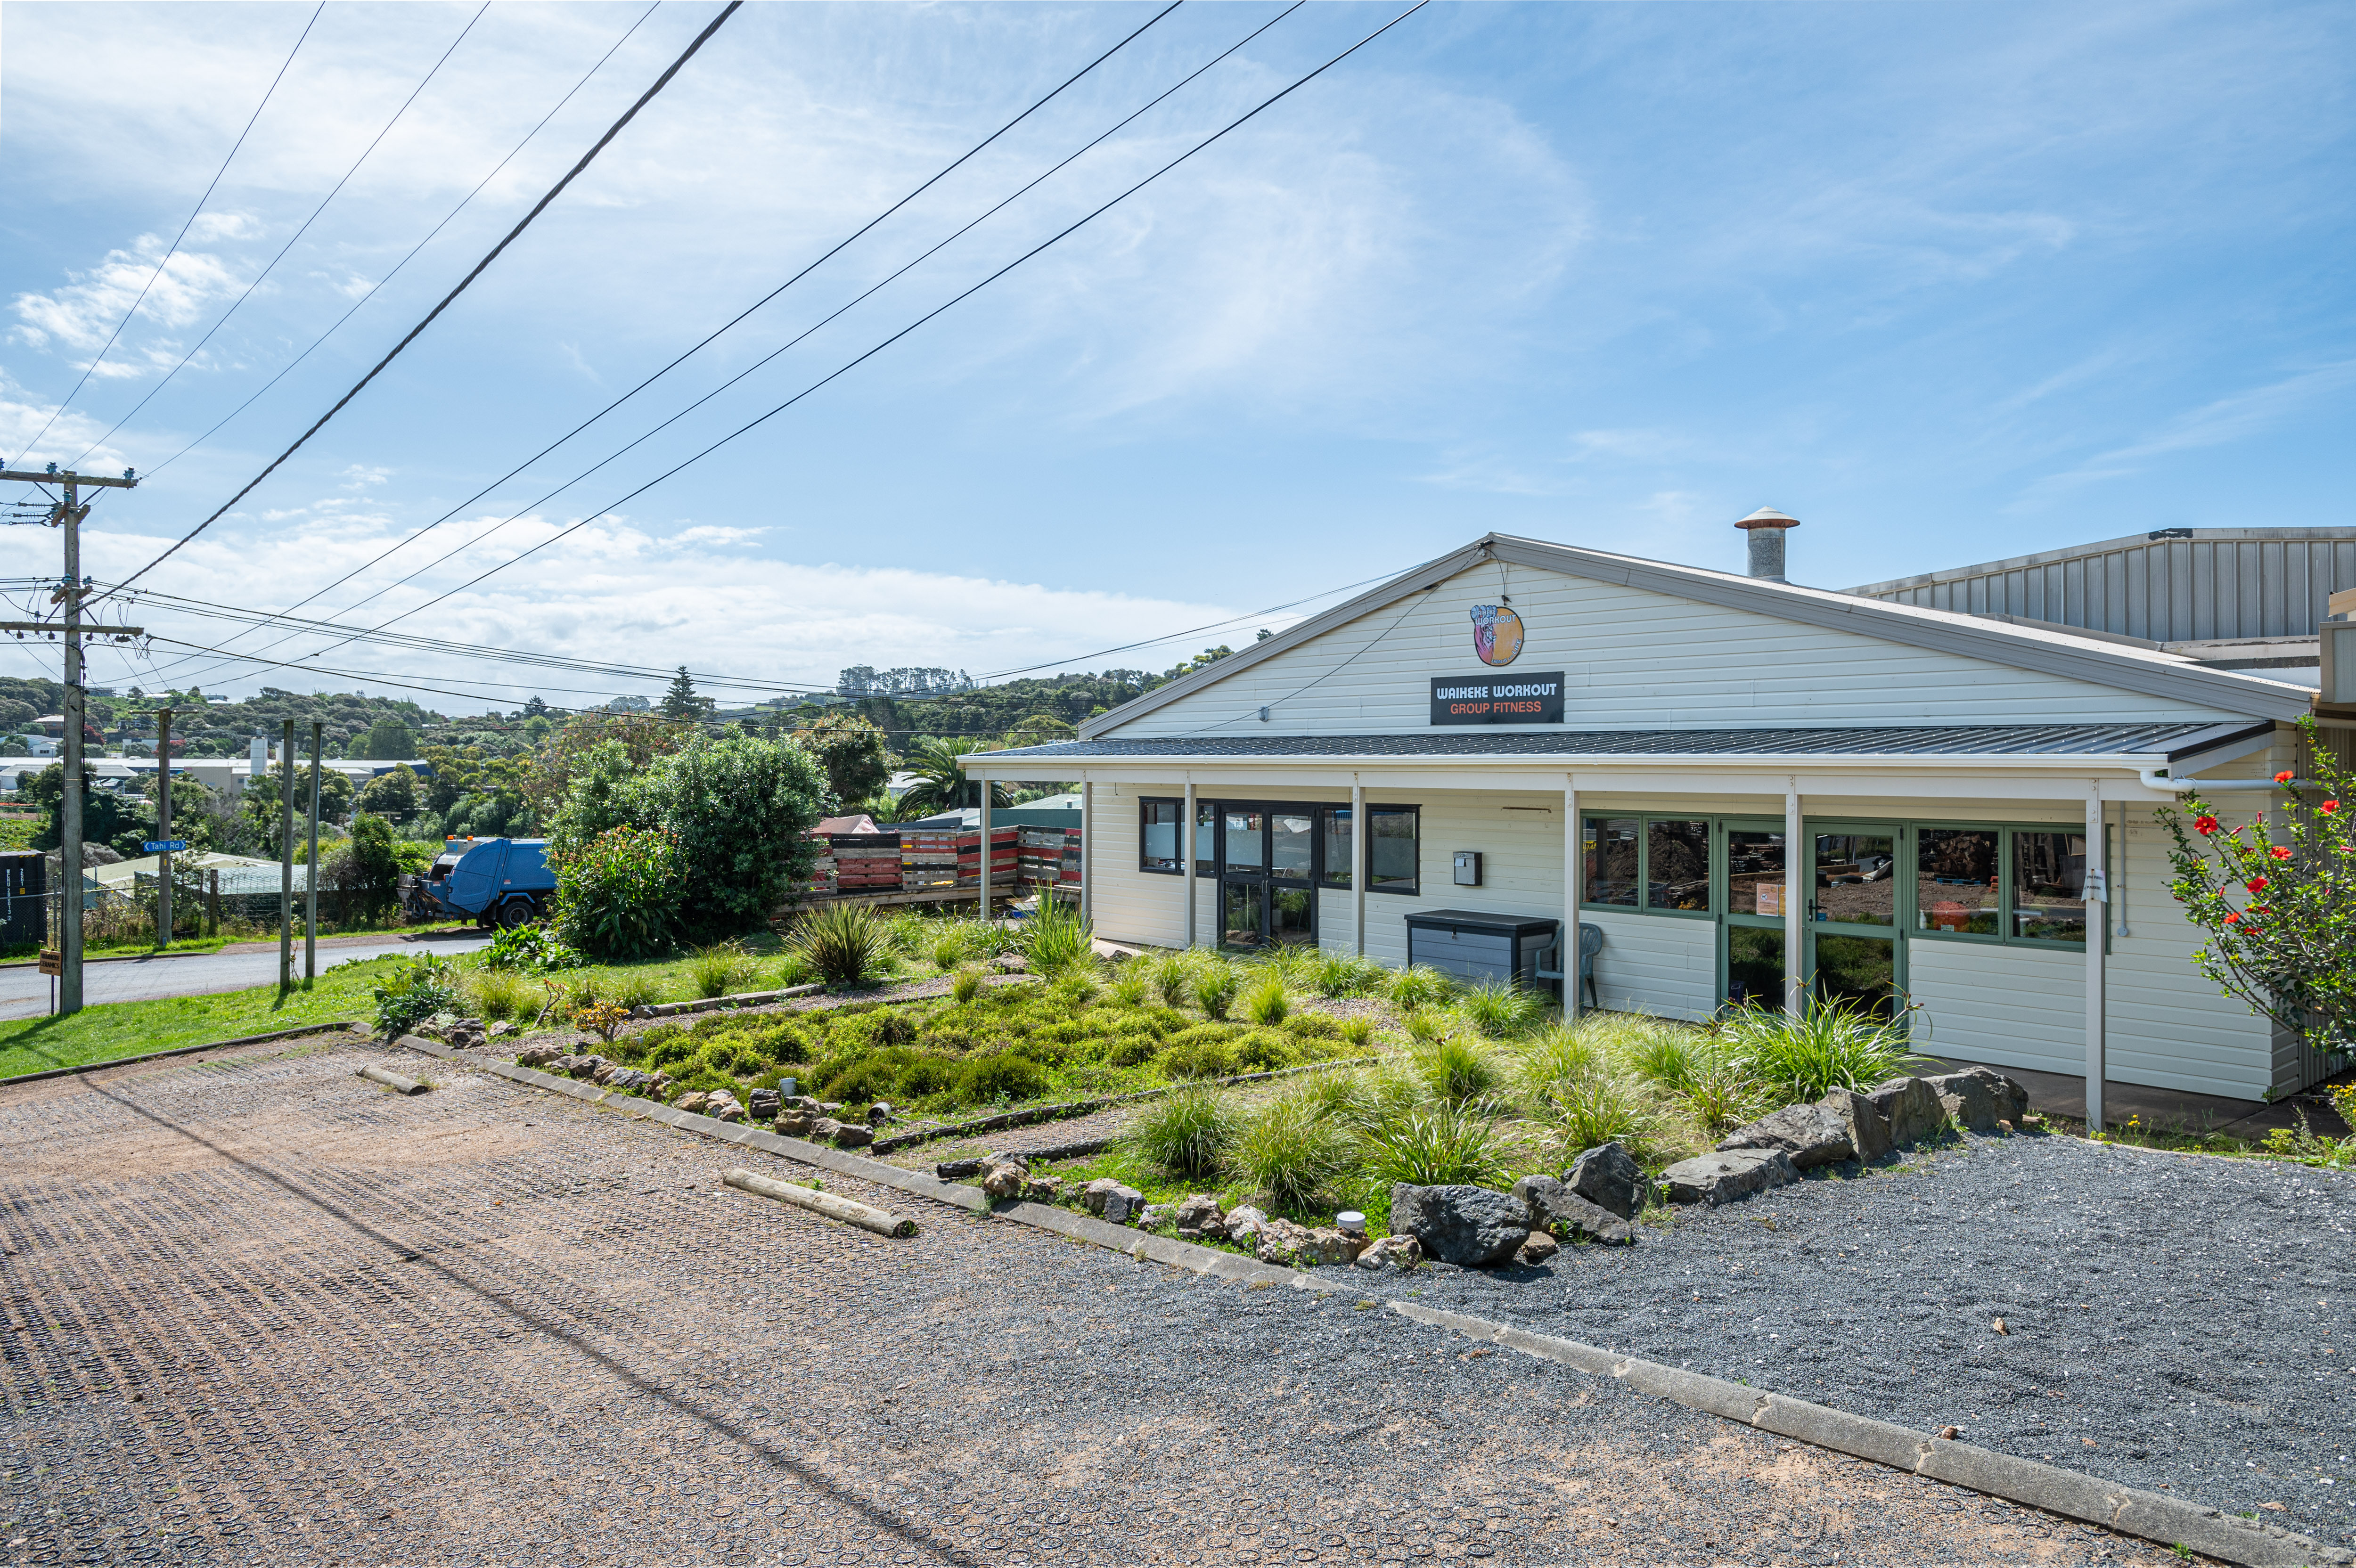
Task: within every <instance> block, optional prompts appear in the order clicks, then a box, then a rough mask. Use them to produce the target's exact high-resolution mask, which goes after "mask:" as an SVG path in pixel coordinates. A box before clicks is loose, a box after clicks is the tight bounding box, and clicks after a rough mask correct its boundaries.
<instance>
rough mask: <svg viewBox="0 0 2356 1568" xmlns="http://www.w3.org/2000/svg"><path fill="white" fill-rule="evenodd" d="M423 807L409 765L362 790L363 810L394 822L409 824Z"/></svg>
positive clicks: (399, 768) (360, 799) (378, 776)
mask: <svg viewBox="0 0 2356 1568" xmlns="http://www.w3.org/2000/svg"><path fill="white" fill-rule="evenodd" d="M248 793H251V792H250V791H249V792H248ZM420 804H421V792H420V791H419V789H418V787H417V775H416V774H415V773H411V772H410V771H409V769H408V768H407V767H406V766H402V767H398V768H394V769H393V770H392V771H391V772H390V773H379V774H377V776H376V777H374V778H372V779H370V780H369V782H368V783H367V784H365V785H363V786H361V789H360V794H359V807H360V809H361V810H362V811H366V812H373V813H375V814H376V815H377V816H381V817H384V818H386V819H388V820H390V821H392V822H407V821H408V820H409V819H410V818H411V817H412V816H416V815H417V811H418V806H419V805H420Z"/></svg>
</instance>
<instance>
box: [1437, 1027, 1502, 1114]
mask: <svg viewBox="0 0 2356 1568" xmlns="http://www.w3.org/2000/svg"><path fill="white" fill-rule="evenodd" d="M1417 1065H1418V1066H1419V1068H1420V1069H1421V1071H1422V1073H1423V1082H1424V1085H1425V1087H1426V1088H1428V1089H1429V1090H1430V1092H1431V1097H1432V1098H1433V1099H1435V1100H1438V1101H1440V1103H1441V1104H1450V1105H1462V1104H1472V1103H1475V1102H1479V1101H1484V1100H1486V1099H1487V1098H1488V1097H1489V1096H1490V1095H1491V1094H1492V1093H1494V1092H1495V1091H1496V1088H1497V1083H1498V1081H1499V1075H1498V1072H1497V1063H1496V1061H1494V1059H1493V1058H1491V1056H1490V1055H1489V1053H1488V1052H1487V1051H1483V1050H1482V1049H1481V1048H1480V1047H1479V1046H1477V1045H1475V1044H1473V1043H1472V1041H1471V1040H1466V1039H1464V1038H1463V1037H1462V1036H1460V1035H1451V1036H1449V1037H1448V1038H1446V1039H1444V1040H1435V1041H1433V1042H1432V1044H1431V1046H1430V1049H1428V1050H1427V1051H1424V1053H1423V1055H1422V1057H1421V1058H1420V1059H1419V1061H1418V1063H1417Z"/></svg>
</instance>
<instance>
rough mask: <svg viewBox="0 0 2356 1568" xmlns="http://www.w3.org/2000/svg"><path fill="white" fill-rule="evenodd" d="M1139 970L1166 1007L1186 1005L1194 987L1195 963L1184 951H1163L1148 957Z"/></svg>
mask: <svg viewBox="0 0 2356 1568" xmlns="http://www.w3.org/2000/svg"><path fill="white" fill-rule="evenodd" d="M1139 972H1140V973H1141V974H1142V975H1143V976H1145V982H1146V984H1148V985H1150V986H1151V987H1153V993H1154V995H1156V996H1158V997H1161V998H1162V1005H1163V1006H1164V1007H1172V1008H1183V1007H1184V1006H1185V1005H1186V997H1188V995H1189V994H1191V993H1192V992H1193V990H1194V965H1193V964H1191V963H1190V962H1188V961H1187V956H1186V955H1185V954H1183V953H1163V954H1159V955H1155V956H1154V957H1151V958H1148V959H1146V960H1144V962H1143V965H1142V967H1141V969H1140V971H1139Z"/></svg>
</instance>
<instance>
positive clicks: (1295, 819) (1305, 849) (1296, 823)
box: [1268, 810, 1317, 882]
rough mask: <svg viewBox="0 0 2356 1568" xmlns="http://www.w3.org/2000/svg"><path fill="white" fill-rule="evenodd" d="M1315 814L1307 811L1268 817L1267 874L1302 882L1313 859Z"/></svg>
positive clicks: (1280, 813) (1273, 813)
mask: <svg viewBox="0 0 2356 1568" xmlns="http://www.w3.org/2000/svg"><path fill="white" fill-rule="evenodd" d="M1316 821H1317V818H1316V814H1315V813H1313V812H1311V811H1307V810H1299V811H1281V810H1280V811H1272V812H1270V813H1269V818H1268V833H1269V859H1268V874H1269V876H1271V877H1280V878H1282V879H1284V880H1287V881H1301V882H1305V881H1307V880H1309V877H1310V873H1311V871H1312V869H1314V868H1315V864H1316V857H1317V834H1316Z"/></svg>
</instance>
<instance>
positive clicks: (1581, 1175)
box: [1562, 1143, 1644, 1220]
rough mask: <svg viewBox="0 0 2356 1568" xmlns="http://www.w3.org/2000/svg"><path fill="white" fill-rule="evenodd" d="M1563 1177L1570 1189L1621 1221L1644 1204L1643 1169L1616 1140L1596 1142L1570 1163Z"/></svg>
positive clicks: (1634, 1215)
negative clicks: (1615, 1215)
mask: <svg viewBox="0 0 2356 1568" xmlns="http://www.w3.org/2000/svg"><path fill="white" fill-rule="evenodd" d="M1562 1179H1563V1181H1564V1183H1565V1184H1566V1185H1567V1186H1569V1189H1571V1190H1572V1191H1573V1192H1576V1193H1578V1194H1579V1195H1580V1197H1581V1198H1584V1199H1586V1200H1588V1201H1589V1202H1590V1203H1592V1204H1594V1205H1595V1206H1596V1207H1597V1208H1598V1209H1603V1210H1608V1211H1611V1212H1612V1213H1614V1214H1617V1215H1619V1216H1620V1218H1622V1220H1633V1219H1634V1218H1635V1217H1636V1211H1637V1210H1639V1209H1641V1208H1643V1207H1644V1168H1643V1167H1641V1166H1639V1165H1638V1164H1637V1163H1636V1158H1635V1157H1634V1156H1633V1155H1632V1154H1630V1153H1629V1152H1628V1151H1627V1150H1626V1149H1624V1148H1622V1147H1620V1146H1619V1145H1618V1144H1617V1143H1608V1144H1598V1145H1596V1146H1595V1147H1593V1148H1591V1149H1589V1150H1587V1151H1585V1152H1584V1153H1582V1154H1581V1155H1580V1157H1578V1158H1577V1159H1574V1160H1572V1161H1571V1162H1570V1168H1569V1170H1567V1171H1565V1172H1563V1177H1562Z"/></svg>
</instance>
